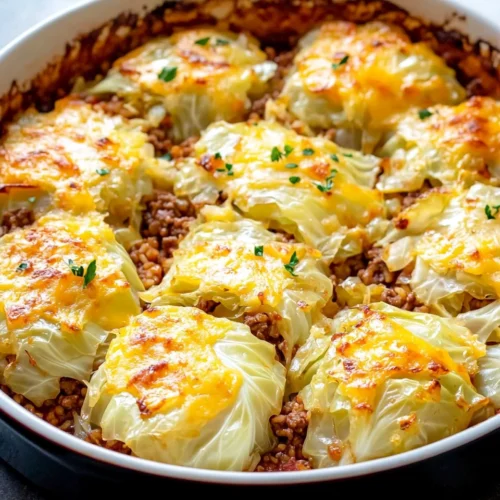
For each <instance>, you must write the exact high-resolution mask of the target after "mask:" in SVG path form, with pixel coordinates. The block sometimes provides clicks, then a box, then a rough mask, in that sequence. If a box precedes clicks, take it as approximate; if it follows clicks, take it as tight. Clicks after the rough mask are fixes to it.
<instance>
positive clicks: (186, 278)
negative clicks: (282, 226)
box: [141, 207, 332, 361]
mask: <svg viewBox="0 0 500 500" xmlns="http://www.w3.org/2000/svg"><path fill="white" fill-rule="evenodd" d="M202 214H203V220H202V221H199V223H198V225H197V226H196V227H193V228H192V229H191V232H190V233H189V234H188V235H187V236H186V238H185V239H184V240H183V241H182V242H181V244H180V247H179V249H178V250H176V251H175V252H174V260H173V264H172V267H171V268H170V270H169V271H168V273H167V274H166V275H165V277H164V278H163V281H162V283H161V284H160V285H158V286H156V287H153V288H150V289H149V290H148V291H146V292H144V293H142V294H141V298H142V299H143V300H144V301H146V302H151V303H152V304H153V305H182V306H196V305H198V306H199V307H201V308H205V309H206V307H207V305H209V306H210V311H211V312H212V314H214V315H216V316H224V317H229V318H231V319H234V320H240V321H244V322H245V323H247V324H249V325H252V331H254V330H255V332H256V334H258V335H259V336H261V337H263V338H266V340H269V341H271V342H273V343H277V347H278V350H279V351H281V352H282V353H283V356H284V358H285V360H288V361H289V360H290V357H291V354H292V351H293V349H294V347H295V346H296V345H301V344H303V343H304V342H305V340H306V339H307V337H308V335H309V330H310V328H311V326H312V324H314V323H315V322H316V321H317V320H318V319H319V318H320V317H321V309H322V308H323V307H324V306H325V304H326V303H327V302H328V300H329V299H330V298H331V294H332V283H331V281H330V279H329V278H328V277H327V273H326V271H327V270H326V266H324V264H323V263H322V262H321V260H320V257H321V254H320V253H319V252H318V250H315V249H313V248H310V247H307V246H306V245H304V244H303V243H291V242H290V243H285V242H283V241H279V239H280V238H279V235H277V234H275V233H272V232H270V231H268V230H266V228H265V227H264V226H263V225H262V224H261V223H260V222H256V221H253V220H250V219H244V218H242V217H240V216H239V215H237V214H236V213H235V212H234V211H232V210H231V209H230V208H229V207H223V208H219V207H205V208H204V209H203V211H202Z"/></svg>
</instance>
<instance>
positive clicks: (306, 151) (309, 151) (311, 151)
mask: <svg viewBox="0 0 500 500" xmlns="http://www.w3.org/2000/svg"><path fill="white" fill-rule="evenodd" d="M302 154H303V155H304V156H312V155H313V154H314V149H311V148H306V149H303V150H302Z"/></svg>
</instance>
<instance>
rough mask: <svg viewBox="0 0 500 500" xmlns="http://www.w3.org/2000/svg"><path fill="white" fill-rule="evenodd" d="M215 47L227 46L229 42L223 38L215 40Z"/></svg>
mask: <svg viewBox="0 0 500 500" xmlns="http://www.w3.org/2000/svg"><path fill="white" fill-rule="evenodd" d="M215 45H229V40H224V39H223V38H217V40H215Z"/></svg>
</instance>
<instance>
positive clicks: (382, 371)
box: [290, 303, 492, 468]
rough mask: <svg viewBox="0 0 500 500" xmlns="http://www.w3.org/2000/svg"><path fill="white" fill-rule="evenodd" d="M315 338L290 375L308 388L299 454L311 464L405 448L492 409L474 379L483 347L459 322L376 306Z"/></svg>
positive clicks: (348, 312) (348, 315)
mask: <svg viewBox="0 0 500 500" xmlns="http://www.w3.org/2000/svg"><path fill="white" fill-rule="evenodd" d="M316 334H317V335H316V337H314V336H313V335H311V337H310V339H309V340H308V342H307V343H306V345H304V346H303V347H302V348H301V349H299V351H298V353H297V357H296V360H295V361H294V363H296V366H293V365H292V370H291V372H290V377H291V378H292V380H294V381H295V382H296V383H297V382H300V383H299V387H300V385H304V384H305V387H304V389H302V391H301V392H300V395H301V397H302V399H303V401H304V406H305V408H306V409H307V410H308V411H309V412H310V421H309V427H308V431H307V437H306V440H305V442H304V448H303V452H304V454H305V455H306V456H308V457H310V458H311V459H312V461H313V465H314V466H315V467H319V468H322V467H331V466H336V465H344V464H350V463H354V462H363V461H366V460H372V459H375V458H381V457H387V456H390V455H395V454H398V453H402V452H405V451H409V450H412V449H415V448H418V447H421V446H424V445H426V444H429V443H432V442H434V441H438V440H440V439H443V438H445V437H447V436H450V435H452V434H455V433H457V432H460V431H462V430H464V429H465V428H467V427H468V425H469V424H470V423H471V420H472V419H473V418H474V417H475V416H476V415H479V413H478V412H479V411H481V412H483V414H484V415H485V416H486V414H491V413H492V410H491V408H490V407H489V406H488V405H489V400H488V399H487V398H486V397H484V396H481V395H480V394H478V392H477V391H476V389H475V388H474V386H473V384H472V383H471V376H473V375H474V374H476V373H477V371H478V360H479V362H480V361H481V359H482V357H483V356H484V355H485V347H484V345H483V344H482V343H481V342H479V341H478V340H477V338H476V337H475V336H474V335H472V334H471V332H470V331H469V330H468V329H467V328H465V327H463V326H460V325H458V324H456V323H455V322H454V320H451V319H444V318H440V317H437V316H434V315H431V314H425V313H414V312H409V311H404V310H402V309H398V308H395V307H392V306H389V305H387V304H383V303H375V304H371V305H370V306H359V307H356V308H353V309H345V310H343V311H341V312H340V313H339V314H338V315H337V316H336V317H335V319H333V320H328V324H327V325H324V327H323V331H319V330H318V331H317V332H316ZM294 376H295V377H297V378H295V379H294Z"/></svg>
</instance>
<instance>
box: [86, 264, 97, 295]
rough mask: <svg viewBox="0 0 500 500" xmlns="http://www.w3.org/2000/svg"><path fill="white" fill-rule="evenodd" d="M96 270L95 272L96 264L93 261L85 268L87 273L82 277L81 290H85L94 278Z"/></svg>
mask: <svg viewBox="0 0 500 500" xmlns="http://www.w3.org/2000/svg"><path fill="white" fill-rule="evenodd" d="M96 270H97V262H96V261H95V260H93V261H92V262H91V263H90V264H89V265H88V266H87V272H86V273H85V275H84V276H83V288H87V286H88V284H89V283H90V282H91V281H92V280H93V279H94V278H95V273H96Z"/></svg>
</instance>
